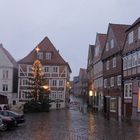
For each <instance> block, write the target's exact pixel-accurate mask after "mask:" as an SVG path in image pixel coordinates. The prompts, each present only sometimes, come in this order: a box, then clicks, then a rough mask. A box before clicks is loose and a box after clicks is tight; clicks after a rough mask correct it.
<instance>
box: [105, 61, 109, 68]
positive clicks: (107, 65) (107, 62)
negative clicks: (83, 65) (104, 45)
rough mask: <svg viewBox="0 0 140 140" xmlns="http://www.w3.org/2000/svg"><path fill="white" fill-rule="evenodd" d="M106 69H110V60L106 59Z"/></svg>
mask: <svg viewBox="0 0 140 140" xmlns="http://www.w3.org/2000/svg"><path fill="white" fill-rule="evenodd" d="M106 70H109V60H107V61H106Z"/></svg>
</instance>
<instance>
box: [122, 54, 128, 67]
mask: <svg viewBox="0 0 140 140" xmlns="http://www.w3.org/2000/svg"><path fill="white" fill-rule="evenodd" d="M127 63H128V57H127V56H125V57H123V70H126V69H127Z"/></svg>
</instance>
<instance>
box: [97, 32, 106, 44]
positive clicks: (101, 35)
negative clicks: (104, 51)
mask: <svg viewBox="0 0 140 140" xmlns="http://www.w3.org/2000/svg"><path fill="white" fill-rule="evenodd" d="M97 35H98V37H99V41H100V45H101V47H104V45H105V41H106V36H107V35H106V34H102V33H97Z"/></svg>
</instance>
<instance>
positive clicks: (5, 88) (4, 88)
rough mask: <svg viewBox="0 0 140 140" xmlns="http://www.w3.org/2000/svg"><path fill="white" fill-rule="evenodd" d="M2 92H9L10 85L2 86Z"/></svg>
mask: <svg viewBox="0 0 140 140" xmlns="http://www.w3.org/2000/svg"><path fill="white" fill-rule="evenodd" d="M2 91H3V92H7V91H8V84H2Z"/></svg>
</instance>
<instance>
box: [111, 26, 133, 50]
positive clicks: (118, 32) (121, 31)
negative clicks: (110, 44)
mask: <svg viewBox="0 0 140 140" xmlns="http://www.w3.org/2000/svg"><path fill="white" fill-rule="evenodd" d="M110 27H111V28H112V30H113V33H114V35H115V38H116V40H117V43H118V45H119V48H120V50H122V49H123V45H124V41H125V37H126V34H125V32H126V30H127V29H128V28H129V27H130V25H124V24H111V23H110Z"/></svg>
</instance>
